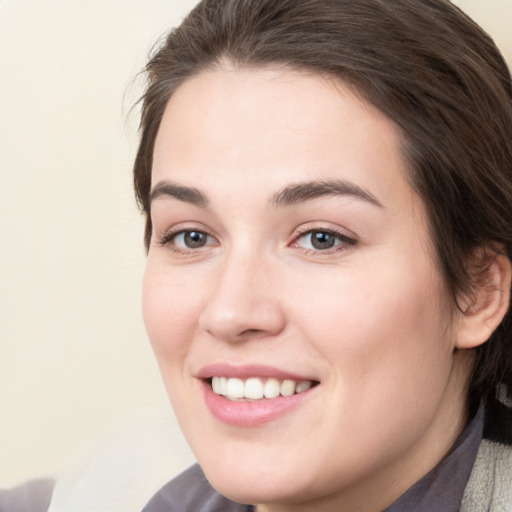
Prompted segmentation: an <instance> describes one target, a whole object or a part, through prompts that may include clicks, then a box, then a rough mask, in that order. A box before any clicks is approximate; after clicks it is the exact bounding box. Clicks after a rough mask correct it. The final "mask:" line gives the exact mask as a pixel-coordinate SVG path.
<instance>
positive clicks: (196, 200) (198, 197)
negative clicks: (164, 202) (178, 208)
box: [149, 181, 209, 208]
mask: <svg viewBox="0 0 512 512" xmlns="http://www.w3.org/2000/svg"><path fill="white" fill-rule="evenodd" d="M162 196H168V197H174V198H175V199H178V200H180V201H184V202H186V203H191V204H193V205H196V206H200V207H201V208H206V207H207V206H208V204H209V201H208V198H207V197H206V195H205V194H203V193H202V192H201V191H200V190H197V188H192V187H185V186H183V185H178V184H176V183H172V182H170V181H159V182H158V183H157V184H156V185H155V187H154V188H153V190H152V191H151V193H150V194H149V201H150V203H151V202H153V201H154V200H155V199H157V198H158V197H162Z"/></svg>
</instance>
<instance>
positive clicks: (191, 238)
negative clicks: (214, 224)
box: [185, 231, 206, 249]
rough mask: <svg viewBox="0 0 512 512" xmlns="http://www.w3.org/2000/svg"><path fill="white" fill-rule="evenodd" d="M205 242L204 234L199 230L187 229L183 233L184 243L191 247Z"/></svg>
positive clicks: (200, 245)
mask: <svg viewBox="0 0 512 512" xmlns="http://www.w3.org/2000/svg"><path fill="white" fill-rule="evenodd" d="M205 242H206V236H205V234H204V233H201V232H200V231H189V232H188V233H185V245H186V246H187V247H189V248H191V249H195V248H197V247H203V245H204V244H205Z"/></svg>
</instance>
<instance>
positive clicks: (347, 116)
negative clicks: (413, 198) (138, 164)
mask: <svg viewBox="0 0 512 512" xmlns="http://www.w3.org/2000/svg"><path fill="white" fill-rule="evenodd" d="M401 142H402V138H401V134H400V131H399V129H398V127H397V126H396V125H395V124H394V123H393V122H392V121H391V120H390V119H389V118H387V117H386V116H385V115H384V114H382V113H381V112H380V111H379V110H377V109H376V108H374V107H373V106H372V105H370V104H369V103H367V102H365V101H364V100H362V99H361V98H360V97H358V96H357V95H356V94H355V93H354V91H353V90H352V89H351V88H349V87H348V86H346V85H344V84H343V83H341V82H339V81H337V80H333V79H327V78H324V77H321V76H318V75H314V74H310V73H305V72H298V71H290V70H286V69H277V68H263V69H259V68H258V69H232V68H219V69H216V70H213V71H208V72H204V73H201V74H199V75H197V76H194V77H192V78H190V79H189V80H187V81H186V82H185V83H184V84H182V85H181V86H180V87H179V88H178V89H177V90H176V92H175V93H174V94H173V96H172V97H171V99H170V101H169V103H168V105H167V107H166V110H165V113H164V116H163V119H162V122H161V126H160V130H159V132H158V136H157V139H156V142H155V150H154V160H153V179H152V182H153V183H157V182H158V181H160V180H162V179H172V180H173V181H176V180H178V181H180V182H183V183H184V184H187V185H193V186H197V185H198V184H200V185H201V188H202V187H205V186H206V187H210V189H211V190H212V192H214V191H215V190H217V189H218V191H219V192H220V191H221V190H225V185H226V184H227V183H229V185H230V187H231V188H234V187H236V186H237V185H239V186H240V187H245V188H247V187H248V186H251V185H254V186H255V187H258V188H261V182H262V181H264V182H265V183H266V184H267V185H268V187H269V188H271V187H273V188H274V189H275V188H279V187H283V186H286V185H288V184H289V183H290V182H302V181H311V180H313V179H315V180H318V179H338V178H339V179H347V180H350V181H352V182H355V183H357V184H359V185H361V186H364V187H365V188H368V187H371V188H374V189H380V192H381V193H384V194H385V193H387V191H388V189H393V188H394V192H395V194H397V195H400V194H405V195H407V196H409V198H408V200H410V195H411V193H412V190H411V189H410V187H409V186H408V185H407V182H406V180H405V179H404V177H405V175H406V173H407V171H406V167H405V165H404V160H403V158H402V153H401ZM402 199H405V198H402Z"/></svg>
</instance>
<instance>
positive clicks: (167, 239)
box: [157, 228, 357, 255]
mask: <svg viewBox="0 0 512 512" xmlns="http://www.w3.org/2000/svg"><path fill="white" fill-rule="evenodd" d="M187 233H188V234H190V233H198V234H201V235H203V236H205V237H206V238H207V240H206V243H205V245H201V246H199V247H195V248H193V247H189V248H184V247H177V246H176V245H173V244H172V242H173V241H175V240H176V238H177V237H178V236H180V235H186V234H187ZM314 233H317V234H322V235H327V236H332V237H334V238H335V239H336V240H335V241H334V243H335V245H333V246H332V247H327V248H325V249H315V248H312V249H309V248H302V249H303V250H304V251H305V252H306V253H308V254H332V253H334V252H338V251H342V250H344V249H346V246H347V245H351V246H353V245H355V244H356V243H357V241H356V240H355V239H354V238H351V237H349V236H347V235H345V234H344V233H341V232H340V231H337V230H336V229H332V228H329V229H327V228H303V229H299V230H297V233H296V235H295V236H294V239H293V241H292V243H291V244H290V246H291V247H297V248H300V247H299V245H298V241H299V240H301V239H304V238H305V237H306V236H308V235H312V234H314ZM208 238H209V239H210V240H212V239H213V240H215V238H214V237H213V236H211V235H209V234H208V233H207V232H206V231H204V230H201V229H193V228H190V229H178V230H169V231H167V232H166V233H164V235H163V236H162V237H161V238H160V239H159V240H157V243H158V245H159V246H161V247H168V248H169V249H170V250H171V251H173V252H176V253H180V254H184V255H187V254H190V253H195V252H197V251H198V250H199V249H203V248H205V247H208V246H210V245H218V243H215V244H208V243H207V242H208Z"/></svg>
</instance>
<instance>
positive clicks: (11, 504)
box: [0, 479, 55, 512]
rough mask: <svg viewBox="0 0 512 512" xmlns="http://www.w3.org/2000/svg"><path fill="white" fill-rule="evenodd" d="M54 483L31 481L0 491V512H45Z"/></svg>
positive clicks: (47, 480)
mask: <svg viewBox="0 0 512 512" xmlns="http://www.w3.org/2000/svg"><path fill="white" fill-rule="evenodd" d="M54 483H55V482H54V481H53V480H51V479H40V480H31V481H29V482H26V483H24V484H21V485H18V486H17V487H14V488H12V489H7V490H0V512H46V511H47V510H48V506H49V505H50V499H51V496H52V491H53V486H54Z"/></svg>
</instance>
